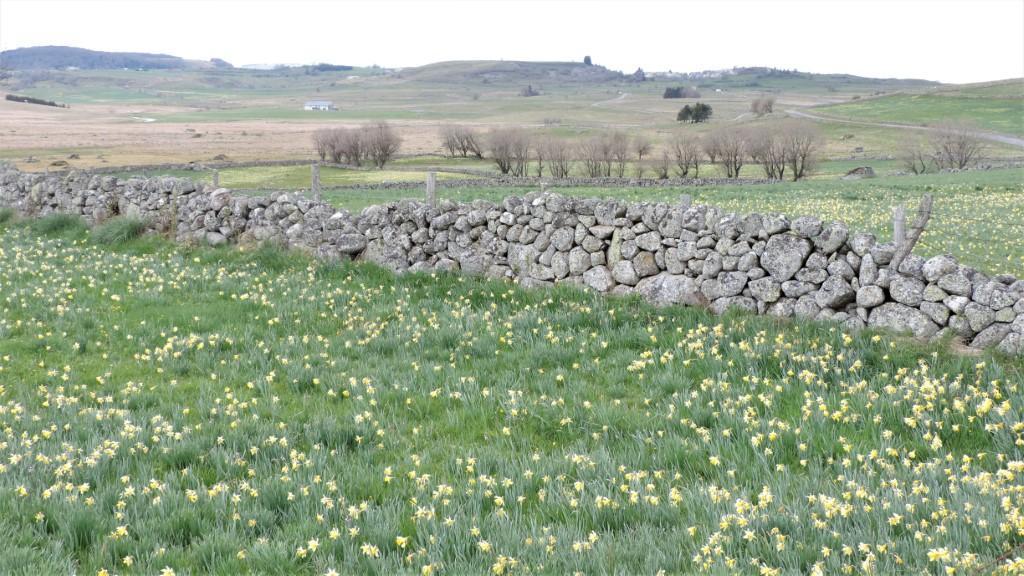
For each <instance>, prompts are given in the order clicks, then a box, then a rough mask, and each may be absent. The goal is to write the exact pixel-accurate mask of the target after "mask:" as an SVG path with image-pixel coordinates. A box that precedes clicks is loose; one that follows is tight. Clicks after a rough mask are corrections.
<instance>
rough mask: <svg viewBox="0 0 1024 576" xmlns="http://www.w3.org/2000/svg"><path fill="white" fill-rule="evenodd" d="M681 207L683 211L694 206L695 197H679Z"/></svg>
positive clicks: (684, 195) (687, 195) (686, 195)
mask: <svg viewBox="0 0 1024 576" xmlns="http://www.w3.org/2000/svg"><path fill="white" fill-rule="evenodd" d="M679 205H680V206H682V207H683V210H686V209H688V208H689V207H690V206H693V196H690V195H689V194H683V195H681V196H679Z"/></svg>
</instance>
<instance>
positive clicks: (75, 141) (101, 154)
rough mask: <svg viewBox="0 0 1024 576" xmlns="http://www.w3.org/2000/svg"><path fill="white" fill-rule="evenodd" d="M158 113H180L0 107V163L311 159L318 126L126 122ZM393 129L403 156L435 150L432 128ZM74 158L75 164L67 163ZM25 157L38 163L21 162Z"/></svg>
mask: <svg viewBox="0 0 1024 576" xmlns="http://www.w3.org/2000/svg"><path fill="white" fill-rule="evenodd" d="M180 110H181V111H184V110H186V109H180ZM156 111H159V113H161V114H167V113H173V112H176V111H179V110H177V109H175V108H173V107H163V106H161V107H147V106H130V107H127V108H126V107H124V106H123V105H119V106H112V105H99V104H90V105H79V106H76V107H74V108H69V109H65V108H53V107H49V106H38V105H31V104H21V103H16V102H8V101H6V100H0V141H2V144H0V159H7V160H11V161H14V163H15V165H17V166H18V167H19V168H21V169H24V170H32V171H38V170H45V169H47V168H50V164H51V162H55V161H59V160H65V161H66V162H68V164H69V165H70V166H72V167H77V168H92V167H97V166H107V165H111V166H116V165H139V164H171V163H186V162H209V161H213V160H214V158H215V157H216V156H218V155H221V154H223V155H225V156H227V158H228V159H229V160H231V161H239V162H242V161H251V160H266V159H277V160H290V159H303V158H309V157H311V155H312V154H313V149H312V146H311V137H312V133H313V131H314V130H316V129H317V128H319V127H320V125H319V124H314V123H309V122H290V121H274V120H251V121H231V122H201V123H195V124H180V123H161V122H143V121H141V120H140V121H132V120H125V117H126V116H138V117H139V118H145V117H147V114H151V113H153V112H156ZM357 124H358V123H351V124H348V125H352V126H355V125H357ZM391 124H393V125H394V126H395V127H396V128H397V129H398V130H400V131H401V134H402V138H403V146H402V148H403V153H405V154H418V153H428V152H434V151H436V149H437V142H436V134H437V124H436V123H427V122H402V121H393V122H391ZM331 125H332V126H342V125H346V124H345V123H337V122H332V123H331ZM197 134H198V135H199V136H197ZM72 153H76V154H78V155H79V159H68V156H69V155H70V154H72ZM28 157H33V158H35V159H36V160H38V162H32V163H29V162H26V159H27V158H28Z"/></svg>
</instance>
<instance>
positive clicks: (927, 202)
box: [889, 194, 933, 272]
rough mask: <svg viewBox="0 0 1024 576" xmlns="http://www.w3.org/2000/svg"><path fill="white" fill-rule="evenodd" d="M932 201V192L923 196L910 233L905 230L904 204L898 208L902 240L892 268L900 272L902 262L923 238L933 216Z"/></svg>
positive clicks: (890, 264)
mask: <svg viewBox="0 0 1024 576" xmlns="http://www.w3.org/2000/svg"><path fill="white" fill-rule="evenodd" d="M932 202H933V198H932V195H931V194H925V195H924V197H923V198H921V204H920V205H919V206H918V207H917V217H916V218H914V223H913V224H911V225H910V232H909V233H905V232H904V227H905V226H906V222H905V216H904V214H903V206H899V207H898V208H897V209H898V211H899V233H900V239H901V240H902V242H898V243H897V244H896V253H895V254H893V256H892V262H890V263H889V269H890V270H892V271H894V272H899V271H900V264H902V263H903V260H904V259H906V257H907V256H909V255H910V253H911V251H913V250H914V245H915V244H917V241H918V240H920V239H921V234H923V233H924V229H925V226H927V225H928V220H929V219H931V217H932Z"/></svg>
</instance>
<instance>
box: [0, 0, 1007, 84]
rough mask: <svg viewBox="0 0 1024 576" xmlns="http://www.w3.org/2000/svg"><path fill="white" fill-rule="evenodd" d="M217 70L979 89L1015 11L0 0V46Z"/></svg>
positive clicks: (1001, 63) (776, 4)
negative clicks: (190, 62) (759, 72)
mask: <svg viewBox="0 0 1024 576" xmlns="http://www.w3.org/2000/svg"><path fill="white" fill-rule="evenodd" d="M51 44H52V45H67V46H79V47H83V48H90V49H93V50H108V51H135V52H162V53H167V54H173V55H176V56H182V57H185V58H195V59H203V60H206V59H209V58H213V57H218V58H223V59H225V60H227V61H229V62H231V63H232V64H235V65H236V66H237V65H242V64H253V63H310V62H331V63H335V64H352V65H369V64H379V65H381V66H387V67H401V66H416V65H420V64H427V63H430V62H437V61H442V60H478V59H505V60H580V59H582V58H583V56H584V55H587V54H590V55H591V56H592V57H593V60H594V63H596V64H603V65H605V66H608V67H609V68H613V69H617V70H624V71H633V70H635V69H636V68H637V67H638V66H641V67H643V68H644V69H645V70H647V71H660V70H669V69H671V70H675V71H696V70H705V69H719V68H730V67H732V66H774V67H778V68H797V69H799V70H803V71H809V72H844V73H850V74H858V75H862V76H876V77H904V78H925V79H929V80H940V81H943V82H978V81H984V80H995V79H1002V78H1011V77H1021V76H1024V0H956V1H954V0H861V1H859V2H857V1H846V0H818V1H813V0H803V1H800V0H787V1H765V0H763V1H760V2H758V1H750V0H746V1H744V0H719V1H717V2H712V1H697V0H693V1H667V0H666V1H650V0H642V1H639V0H638V1H633V2H629V1H625V0H622V1H604V0H576V1H571V0H568V1H564V0H562V1H559V0H554V1H543V0H518V1H514V2H507V1H498V0H494V1H490V0H477V1H471V0H462V1H458V0H447V1H426V0H421V1H419V2H414V1H400V0H379V1H376V2H370V1H334V2H330V1H327V0H320V1H316V0H295V1H290V2H289V1H285V0H173V1H166V0H105V1H99V0H97V1H93V0H0V48H2V49H11V48H17V47H25V46H38V45H51Z"/></svg>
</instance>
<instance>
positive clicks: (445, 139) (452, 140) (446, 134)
mask: <svg viewBox="0 0 1024 576" xmlns="http://www.w3.org/2000/svg"><path fill="white" fill-rule="evenodd" d="M458 130H459V129H458V127H457V126H454V125H452V124H445V125H444V126H441V129H440V130H439V135H440V136H441V147H442V148H443V149H444V150H445V151H446V152H447V153H448V156H449V157H451V158H454V157H455V153H456V152H458V151H459V135H458Z"/></svg>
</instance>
